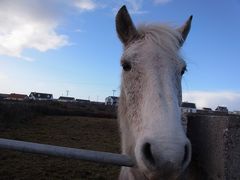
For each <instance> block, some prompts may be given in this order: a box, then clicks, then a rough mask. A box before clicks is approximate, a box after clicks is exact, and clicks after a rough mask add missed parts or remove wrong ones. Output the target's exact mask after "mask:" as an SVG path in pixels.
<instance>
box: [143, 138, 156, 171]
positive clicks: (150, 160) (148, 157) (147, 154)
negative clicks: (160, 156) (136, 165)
mask: <svg viewBox="0 0 240 180" xmlns="http://www.w3.org/2000/svg"><path fill="white" fill-rule="evenodd" d="M142 152H143V157H144V160H145V161H147V162H146V163H147V164H149V165H150V166H155V160H154V157H153V154H152V150H151V144H150V143H145V144H144V145H143V147H142Z"/></svg>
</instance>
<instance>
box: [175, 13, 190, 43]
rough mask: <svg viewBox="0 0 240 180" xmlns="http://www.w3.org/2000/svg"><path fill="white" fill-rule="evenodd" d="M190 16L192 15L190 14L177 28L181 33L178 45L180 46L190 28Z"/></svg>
mask: <svg viewBox="0 0 240 180" xmlns="http://www.w3.org/2000/svg"><path fill="white" fill-rule="evenodd" d="M192 18H193V16H190V17H189V18H188V20H187V21H186V22H185V24H184V25H183V26H182V27H180V28H179V29H178V31H179V32H180V33H181V35H182V39H181V40H180V46H182V45H183V43H184V42H185V40H186V39H187V36H188V33H189V31H190V29H191V23H192Z"/></svg>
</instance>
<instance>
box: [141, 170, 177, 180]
mask: <svg viewBox="0 0 240 180" xmlns="http://www.w3.org/2000/svg"><path fill="white" fill-rule="evenodd" d="M180 174H181V173H180V171H175V172H164V171H160V170H159V171H150V172H144V173H143V175H144V177H145V178H146V179H147V180H166V179H167V180H176V179H178V177H179V176H180Z"/></svg>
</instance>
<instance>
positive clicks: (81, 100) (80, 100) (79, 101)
mask: <svg viewBox="0 0 240 180" xmlns="http://www.w3.org/2000/svg"><path fill="white" fill-rule="evenodd" d="M76 102H78V103H82V104H89V103H90V100H86V99H76Z"/></svg>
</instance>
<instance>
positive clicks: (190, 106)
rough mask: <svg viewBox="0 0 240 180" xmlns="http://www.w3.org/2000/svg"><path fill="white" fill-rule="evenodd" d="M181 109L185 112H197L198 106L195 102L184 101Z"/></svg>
mask: <svg viewBox="0 0 240 180" xmlns="http://www.w3.org/2000/svg"><path fill="white" fill-rule="evenodd" d="M181 110H182V112H183V113H196V112H197V108H196V104H195V103H189V102H182V106H181Z"/></svg>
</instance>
